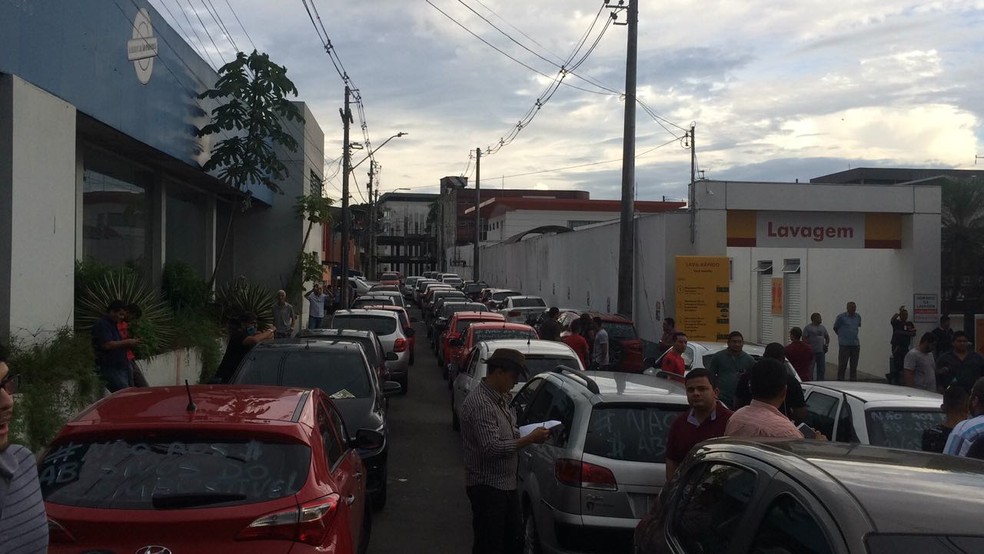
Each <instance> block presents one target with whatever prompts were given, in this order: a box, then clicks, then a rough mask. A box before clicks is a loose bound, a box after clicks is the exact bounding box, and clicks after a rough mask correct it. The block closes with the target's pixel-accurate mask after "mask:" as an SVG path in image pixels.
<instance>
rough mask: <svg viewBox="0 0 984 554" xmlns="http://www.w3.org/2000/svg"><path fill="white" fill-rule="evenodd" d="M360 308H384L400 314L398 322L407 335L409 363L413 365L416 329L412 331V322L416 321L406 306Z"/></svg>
mask: <svg viewBox="0 0 984 554" xmlns="http://www.w3.org/2000/svg"><path fill="white" fill-rule="evenodd" d="M362 309H365V310H386V311H389V312H394V313H396V314H397V315H399V316H400V323H401V324H402V325H403V333H404V334H405V335H406V336H407V343H408V346H407V350H409V351H410V365H413V361H414V352H416V351H417V336H416V331H414V328H413V324H414V323H416V322H417V321H418V320H417V318H415V317H410V315H409V314H407V310H406V308H401V307H400V306H380V305H374V306H365V307H364V308H362ZM391 354H392V352H391ZM394 355H395V354H394Z"/></svg>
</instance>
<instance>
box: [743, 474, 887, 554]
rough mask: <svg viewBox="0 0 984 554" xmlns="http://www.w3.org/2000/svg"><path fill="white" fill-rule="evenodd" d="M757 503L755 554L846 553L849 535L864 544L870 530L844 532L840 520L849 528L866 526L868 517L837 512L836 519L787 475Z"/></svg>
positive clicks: (752, 520) (777, 479)
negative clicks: (777, 553)
mask: <svg viewBox="0 0 984 554" xmlns="http://www.w3.org/2000/svg"><path fill="white" fill-rule="evenodd" d="M845 500H848V499H845ZM848 501H849V500H848ZM756 504H757V506H758V508H757V509H756V510H755V511H754V512H752V513H750V514H749V515H750V516H751V517H750V520H749V523H748V529H750V530H751V529H754V532H753V533H752V534H751V536H750V538H749V545H748V548H747V551H748V552H752V553H771V552H803V553H809V554H835V553H836V554H841V553H844V554H846V553H847V552H849V551H850V548H849V547H848V545H847V544H846V543H845V542H844V537H845V536H849V535H855V536H856V537H857V539H854V540H856V541H858V542H859V543H860V542H861V541H860V537H863V536H864V535H866V534H867V531H870V529H865V530H864V531H862V532H857V530H856V529H850V528H845V529H842V528H841V527H840V526H839V525H838V521H844V522H845V524H847V525H848V526H854V525H858V526H862V527H863V526H865V523H866V522H867V518H866V517H865V516H864V514H863V513H861V512H860V511H858V513H853V514H849V513H843V514H842V513H837V517H836V518H835V517H834V516H833V515H832V514H831V512H830V509H831V508H830V507H827V506H825V505H824V503H823V502H821V501H820V500H819V499H818V498H817V497H816V496H814V494H813V493H812V492H811V491H810V490H808V489H807V488H805V487H803V486H802V485H801V484H800V483H799V482H797V481H796V480H795V479H793V478H792V477H791V476H788V475H785V474H783V473H777V474H776V475H775V477H774V478H773V480H772V483H770V485H769V487H768V488H767V490H766V491H765V493H764V494H763V496H762V498H761V500H760V501H759V502H757V503H756ZM858 546H860V544H859V545H858ZM862 548H863V547H862Z"/></svg>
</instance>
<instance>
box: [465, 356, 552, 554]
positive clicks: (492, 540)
mask: <svg viewBox="0 0 984 554" xmlns="http://www.w3.org/2000/svg"><path fill="white" fill-rule="evenodd" d="M485 363H486V365H487V367H488V372H487V373H486V377H485V378H484V379H482V382H481V383H480V384H479V385H478V386H477V387H475V389H473V390H472V391H471V392H470V393H469V394H468V397H467V398H465V401H464V402H463V403H462V405H461V439H462V443H463V446H464V455H465V489H466V492H467V493H468V500H470V501H471V507H472V530H473V531H474V542H473V546H472V553H473V554H498V553H507V552H509V553H512V552H521V551H522V550H523V532H522V519H521V511H520V505H519V496H518V495H517V494H516V471H517V470H518V467H519V457H518V455H517V453H518V451H519V449H521V448H523V447H526V446H528V445H530V444H533V443H542V442H544V441H545V440H547V437H548V436H549V435H550V431H548V430H547V429H544V428H542V427H541V428H538V429H535V430H534V431H533V432H531V433H530V434H528V435H526V436H525V437H520V436H519V431H518V429H517V428H516V416H515V414H514V413H513V411H512V409H511V408H510V407H509V398H508V395H509V391H510V390H511V389H512V388H513V387H514V386H516V384H517V383H518V382H519V376H520V375H521V374H526V373H527V369H526V358H525V356H523V354H522V353H521V352H519V351H518V350H513V349H508V348H500V349H498V350H496V351H495V352H493V353H492V355H491V356H489V358H488V359H487V360H486V361H485Z"/></svg>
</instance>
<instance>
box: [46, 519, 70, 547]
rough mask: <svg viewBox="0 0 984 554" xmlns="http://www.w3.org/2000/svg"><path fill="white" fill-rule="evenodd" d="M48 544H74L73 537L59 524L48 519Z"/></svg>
mask: <svg viewBox="0 0 984 554" xmlns="http://www.w3.org/2000/svg"><path fill="white" fill-rule="evenodd" d="M48 542H49V543H51V544H67V543H73V542H75V537H73V536H72V534H71V533H69V532H68V529H65V526H63V525H62V524H61V523H58V522H57V521H55V520H53V519H51V518H50V517H49V518H48Z"/></svg>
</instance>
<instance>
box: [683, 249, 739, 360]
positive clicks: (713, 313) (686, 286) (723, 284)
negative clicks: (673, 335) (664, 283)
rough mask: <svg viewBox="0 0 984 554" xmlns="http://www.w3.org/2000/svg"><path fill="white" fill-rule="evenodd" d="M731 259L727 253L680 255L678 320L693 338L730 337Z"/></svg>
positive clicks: (689, 336)
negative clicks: (723, 254) (717, 254)
mask: <svg viewBox="0 0 984 554" xmlns="http://www.w3.org/2000/svg"><path fill="white" fill-rule="evenodd" d="M730 278H731V262H730V260H729V259H728V258H727V257H726V256H677V257H676V324H677V328H678V329H680V330H681V331H683V332H685V333H687V338H689V339H690V340H701V341H712V342H723V341H727V340H728V332H729V330H730V329H729V321H730V320H729V314H730V302H731V296H730V290H729V282H730Z"/></svg>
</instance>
